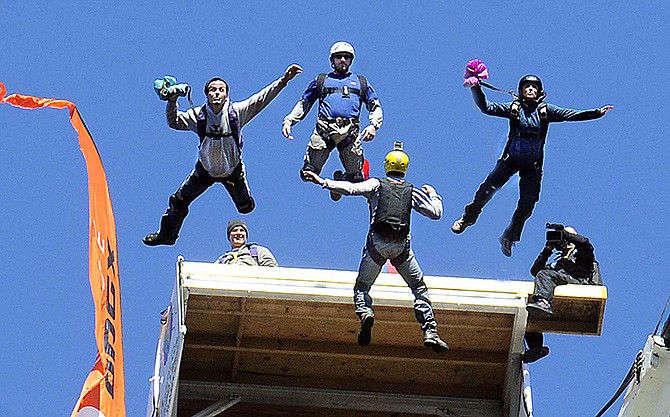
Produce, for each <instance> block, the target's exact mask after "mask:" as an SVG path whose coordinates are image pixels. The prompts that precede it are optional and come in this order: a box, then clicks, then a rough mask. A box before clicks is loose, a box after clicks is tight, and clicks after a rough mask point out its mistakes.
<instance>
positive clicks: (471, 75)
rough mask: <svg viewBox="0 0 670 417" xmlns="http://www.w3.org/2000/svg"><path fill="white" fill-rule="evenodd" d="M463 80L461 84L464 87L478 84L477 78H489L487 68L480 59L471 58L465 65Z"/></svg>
mask: <svg viewBox="0 0 670 417" xmlns="http://www.w3.org/2000/svg"><path fill="white" fill-rule="evenodd" d="M464 78H465V81H463V85H464V86H466V87H473V86H475V85H478V84H479V80H486V79H488V78H489V69H488V68H486V64H484V63H483V62H482V60H481V59H473V60H471V61H470V62H468V64H467V65H466V66H465V75H464Z"/></svg>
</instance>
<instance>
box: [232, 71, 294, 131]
mask: <svg viewBox="0 0 670 417" xmlns="http://www.w3.org/2000/svg"><path fill="white" fill-rule="evenodd" d="M301 72H302V68H301V67H300V66H299V65H296V64H291V65H289V66H288V68H286V71H284V74H283V75H282V76H281V77H279V78H278V79H277V80H275V81H273V82H272V83H271V84H270V85H268V86H267V87H265V88H264V89H262V90H261V91H259V92H258V93H256V94H254V95H253V96H251V97H249V98H248V99H246V100H243V101H240V102H239V103H232V106H233V107H234V108H235V110H236V111H237V114H238V115H239V118H240V126H244V125H245V124H247V123H249V121H251V119H253V118H254V117H255V116H256V115H257V114H258V113H260V112H261V111H262V110H263V109H264V108H265V107H267V105H268V104H270V102H271V101H272V100H274V99H275V97H277V96H278V95H279V93H280V92H281V90H283V89H284V87H286V84H287V83H288V82H289V81H290V80H292V79H293V78H294V77H295V76H296V75H298V74H300V73H301Z"/></svg>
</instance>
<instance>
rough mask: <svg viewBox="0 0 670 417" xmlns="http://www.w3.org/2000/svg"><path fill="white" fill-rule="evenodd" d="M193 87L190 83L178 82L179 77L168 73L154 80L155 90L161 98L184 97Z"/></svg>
mask: <svg viewBox="0 0 670 417" xmlns="http://www.w3.org/2000/svg"><path fill="white" fill-rule="evenodd" d="M190 90H191V87H190V86H189V85H188V84H177V79H176V78H175V77H173V76H170V75H166V76H165V77H163V78H159V79H157V80H155V81H154V91H155V92H156V94H157V95H158V98H160V99H161V100H164V101H166V100H169V99H170V98H171V97H174V96H178V97H184V96H186V95H188V93H189V91H190Z"/></svg>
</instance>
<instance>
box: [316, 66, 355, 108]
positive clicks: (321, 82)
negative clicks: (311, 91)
mask: <svg viewBox="0 0 670 417" xmlns="http://www.w3.org/2000/svg"><path fill="white" fill-rule="evenodd" d="M327 77H328V74H326V73H325V72H322V73H321V74H319V75H318V76H317V77H316V94H317V96H318V97H319V100H323V99H324V98H326V96H327V95H329V94H333V93H335V92H337V91H341V92H343V93H344V91H343V90H344V89H343V88H342V87H326V86H325V84H326V78H327ZM358 84H359V85H360V89H358V88H348V90H349V92H350V93H354V94H356V95H357V96H358V98H359V100H360V102H361V103H366V102H367V98H368V97H367V92H368V80H367V79H366V78H365V77H364V76H362V75H358Z"/></svg>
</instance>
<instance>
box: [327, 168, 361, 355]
mask: <svg viewBox="0 0 670 417" xmlns="http://www.w3.org/2000/svg"><path fill="white" fill-rule="evenodd" d="M342 178H344V172H342V171H340V170H339V169H338V170H337V171H335V172H333V179H334V180H335V181H340V180H342ZM340 198H342V194H339V193H336V192H334V191H331V192H330V199H331V200H333V201H340ZM366 346H367V345H366Z"/></svg>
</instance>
